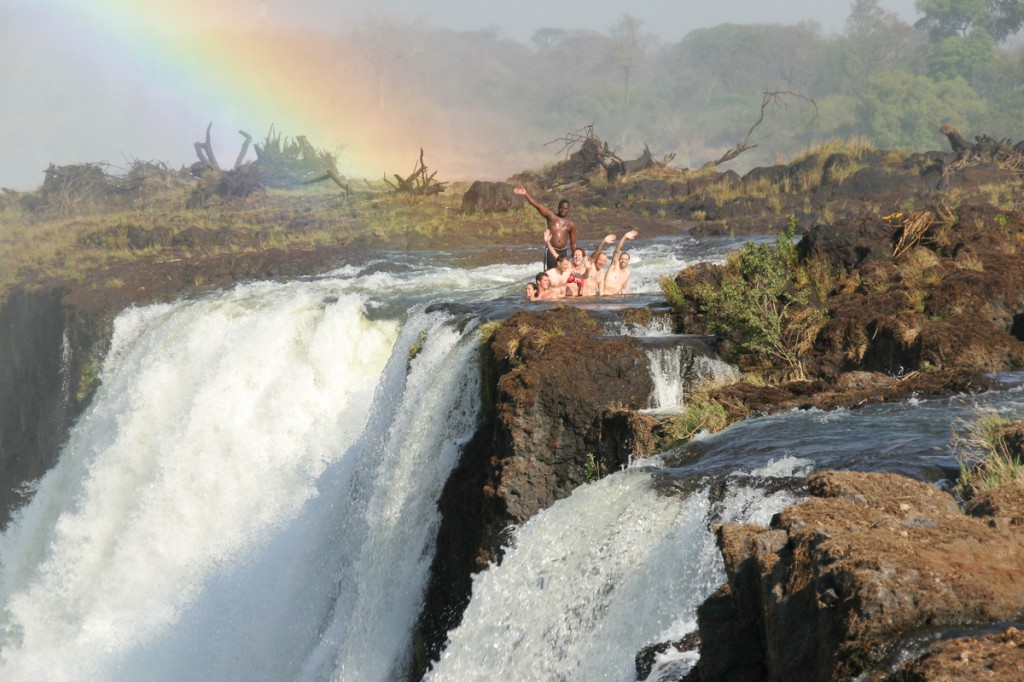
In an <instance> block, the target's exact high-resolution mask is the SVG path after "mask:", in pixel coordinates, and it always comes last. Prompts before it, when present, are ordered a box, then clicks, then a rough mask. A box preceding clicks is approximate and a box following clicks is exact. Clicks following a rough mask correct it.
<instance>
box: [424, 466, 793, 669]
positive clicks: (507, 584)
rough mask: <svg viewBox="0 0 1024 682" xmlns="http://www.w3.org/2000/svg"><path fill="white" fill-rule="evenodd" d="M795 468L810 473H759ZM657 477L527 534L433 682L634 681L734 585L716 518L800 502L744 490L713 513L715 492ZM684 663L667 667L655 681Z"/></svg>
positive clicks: (473, 606)
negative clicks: (657, 650)
mask: <svg viewBox="0 0 1024 682" xmlns="http://www.w3.org/2000/svg"><path fill="white" fill-rule="evenodd" d="M794 466H797V467H805V466H806V463H805V462H799V463H795V464H792V463H791V464H789V465H783V466H778V465H775V466H773V468H772V469H771V470H768V469H766V470H763V471H759V472H754V474H755V475H756V476H780V475H789V474H792V473H793V468H794ZM657 472H658V470H651V469H646V468H637V467H634V468H632V469H627V470H625V471H622V472H618V473H615V474H612V475H610V476H608V477H606V478H604V479H602V480H601V481H599V482H597V483H594V484H591V485H586V486H583V487H581V488H578V489H577V490H576V491H574V492H573V494H572V495H571V496H570V497H568V498H566V499H564V500H560V501H559V502H557V503H556V504H555V505H554V506H552V507H550V508H549V509H547V510H545V511H543V512H541V513H540V514H538V515H537V516H535V517H534V518H533V519H531V520H530V521H529V522H527V523H526V524H525V525H524V526H523V527H522V528H520V529H519V530H518V531H517V533H516V536H515V539H514V542H513V546H512V547H511V548H509V550H508V552H507V553H506V556H505V558H504V560H503V562H502V563H501V565H500V566H491V567H490V568H489V569H488V570H487V571H484V572H483V573H481V574H479V575H477V576H476V578H475V579H474V582H473V598H472V600H471V602H470V604H469V607H468V608H467V610H466V613H465V615H464V617H463V620H462V624H461V625H460V626H459V627H458V628H456V629H455V630H453V631H452V632H451V633H449V643H448V646H447V648H446V649H445V651H444V653H443V654H442V657H441V660H440V661H439V662H438V663H437V665H436V666H435V667H434V669H432V670H431V671H430V672H428V674H427V676H426V679H427V680H430V681H431V682H445V681H449V680H451V681H452V682H472V681H481V682H482V681H483V680H495V679H500V680H512V681H520V680H521V681H524V682H525V681H527V680H619V681H622V682H626V681H627V680H633V679H635V678H636V672H635V670H634V663H633V660H634V656H635V654H636V653H637V652H638V651H639V650H640V649H641V648H643V647H644V646H647V645H649V644H653V643H658V642H664V641H672V640H675V639H679V638H681V637H682V636H683V635H684V634H686V633H687V632H690V631H692V630H693V629H695V627H696V622H695V614H696V608H697V606H698V605H699V604H700V603H701V602H702V601H703V600H704V598H706V597H707V596H708V595H709V594H710V593H711V592H712V591H713V590H714V589H715V588H716V587H717V586H718V585H719V584H720V583H721V582H722V581H723V580H724V578H725V574H724V570H723V568H722V562H721V558H720V557H719V554H718V550H717V548H716V546H715V540H714V537H713V535H712V534H711V532H710V530H709V528H708V518H709V514H711V513H712V512H714V515H715V518H716V519H721V520H737V521H743V522H751V523H767V522H768V521H769V520H770V518H771V516H772V514H773V513H775V512H777V511H779V510H780V509H782V508H784V507H785V506H786V505H788V504H790V503H792V502H793V501H794V500H795V499H796V498H795V497H794V495H793V494H791V493H788V492H778V493H774V494H771V495H765V494H764V493H762V492H761V491H760V490H758V489H756V488H751V487H749V486H745V487H744V486H737V487H735V488H730V489H729V492H728V495H727V497H726V499H725V501H724V503H722V504H721V505H711V503H710V502H709V499H708V489H707V488H703V489H698V490H696V491H695V492H693V493H692V494H690V495H686V494H684V493H683V492H681V491H675V492H673V493H665V492H663V491H661V490H659V487H658V486H656V485H654V475H656V474H657ZM662 490H663V489H662ZM678 664H679V663H678V661H673V659H671V657H665V658H664V659H662V660H659V661H658V663H657V667H656V671H660V670H664V669H665V668H666V667H667V666H670V665H678ZM690 664H692V661H690ZM659 674H660V673H659ZM651 679H657V677H656V676H655V673H653V672H652V676H651Z"/></svg>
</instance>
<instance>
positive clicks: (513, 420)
mask: <svg viewBox="0 0 1024 682" xmlns="http://www.w3.org/2000/svg"><path fill="white" fill-rule="evenodd" d="M598 332H599V329H598V325H597V323H596V321H595V320H594V319H592V318H591V316H590V315H589V314H588V313H587V312H585V311H583V310H580V309H578V308H572V307H563V308H555V309H552V310H548V311H521V312H519V313H516V314H515V315H513V316H512V317H510V318H509V319H508V320H506V321H505V322H504V323H502V324H501V325H500V326H499V327H498V328H497V330H496V331H495V332H494V334H493V336H492V337H491V339H490V341H489V342H488V344H487V346H486V348H485V349H484V350H483V351H482V352H483V354H484V358H483V365H484V368H485V370H484V371H485V375H486V376H485V381H484V384H485V387H487V388H486V389H485V390H490V391H491V392H492V393H491V395H490V397H489V398H488V400H487V404H486V405H485V408H486V412H487V420H486V423H485V424H484V426H483V427H482V428H481V430H480V432H479V433H478V434H477V437H476V439H475V440H474V441H473V442H472V443H471V444H470V445H469V447H467V449H466V451H465V453H464V454H463V457H462V461H461V463H460V465H459V467H458V468H457V469H456V471H455V472H454V473H453V474H452V476H451V478H450V479H449V481H448V484H447V485H446V487H445V490H444V492H443V494H442V497H441V501H440V507H441V513H442V517H443V520H442V525H441V529H440V532H439V535H438V542H437V555H436V558H435V561H434V565H433V568H432V571H431V583H430V588H429V591H428V595H427V605H426V608H425V610H424V614H423V618H422V619H421V623H420V632H421V637H422V638H423V642H424V643H425V645H426V652H427V654H428V655H429V656H435V655H436V654H437V653H439V651H440V647H441V646H442V645H443V644H444V638H445V634H446V633H447V631H448V629H449V628H451V627H453V626H454V625H457V624H458V622H459V620H460V619H461V614H462V611H463V609H464V608H465V605H466V604H467V603H468V600H469V594H470V586H471V576H472V574H473V573H475V572H476V571H479V570H480V569H482V568H484V567H485V566H486V565H487V563H488V562H490V561H495V560H500V554H501V552H500V550H501V545H502V543H503V542H504V540H505V539H506V538H505V537H504V531H505V529H506V528H508V527H509V526H513V525H518V524H520V523H522V522H524V521H526V520H527V519H529V518H530V517H531V516H533V515H534V514H536V513H537V512H538V511H540V510H541V509H544V508H546V507H549V506H551V505H552V504H553V503H554V502H555V501H556V500H558V499H560V498H563V497H566V496H568V495H569V494H570V493H571V492H572V490H573V489H574V488H576V487H577V486H579V485H581V484H583V483H586V482H587V481H588V480H593V479H596V478H598V477H600V476H604V475H606V474H607V473H610V472H612V471H616V470H618V469H620V468H622V467H623V466H625V465H626V464H627V463H628V458H629V455H630V454H631V453H637V454H641V455H642V454H644V453H649V452H651V450H652V448H653V446H654V436H653V430H654V428H655V426H656V422H655V420H654V419H653V418H651V417H648V416H646V415H644V414H641V413H638V412H637V411H636V410H638V409H640V408H643V407H645V405H646V403H647V401H648V399H649V398H650V396H651V393H652V392H653V389H654V386H653V382H652V380H651V377H650V368H649V366H648V361H647V356H646V355H645V354H644V353H643V351H642V350H641V348H640V347H639V345H638V343H637V342H636V340H635V339H631V338H604V337H599V336H597V334H598Z"/></svg>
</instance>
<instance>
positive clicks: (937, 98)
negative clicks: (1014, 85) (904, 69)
mask: <svg viewBox="0 0 1024 682" xmlns="http://www.w3.org/2000/svg"><path fill="white" fill-rule="evenodd" d="M855 109H856V113H857V125H858V127H859V129H860V130H861V131H863V132H864V133H865V134H867V135H868V136H869V137H870V138H871V140H872V141H873V142H874V143H875V145H876V146H878V147H880V148H883V149H890V148H902V149H910V150H912V151H927V150H934V149H942V145H943V144H944V140H943V137H942V134H941V133H940V132H939V126H940V125H942V124H943V123H949V124H951V125H953V126H954V127H956V128H959V129H960V130H971V129H973V128H974V125H973V123H974V121H976V120H979V118H980V117H981V115H982V114H983V113H984V110H985V104H984V102H982V101H981V98H979V97H978V95H977V93H976V92H974V90H972V89H971V86H970V85H968V84H967V81H965V80H964V79H963V78H953V79H950V80H944V81H934V80H932V79H931V78H928V77H927V76H915V75H910V74H906V73H895V72H886V73H881V74H878V75H877V76H873V77H872V78H870V79H869V80H868V83H867V85H866V86H865V88H864V90H863V91H862V92H861V93H860V94H859V96H858V98H857V103H856V105H855Z"/></svg>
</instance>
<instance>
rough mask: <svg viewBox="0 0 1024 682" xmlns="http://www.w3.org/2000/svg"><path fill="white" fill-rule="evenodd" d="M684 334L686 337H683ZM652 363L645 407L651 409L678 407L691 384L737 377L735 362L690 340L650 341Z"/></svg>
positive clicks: (728, 379)
mask: <svg viewBox="0 0 1024 682" xmlns="http://www.w3.org/2000/svg"><path fill="white" fill-rule="evenodd" d="M683 338H685V337H683ZM645 352H646V354H647V359H648V360H649V361H650V365H651V379H653V380H654V393H653V394H652V395H651V399H650V403H649V404H648V408H649V409H650V410H651V411H652V412H659V413H672V412H679V411H681V410H682V409H683V408H684V407H685V405H686V398H687V395H689V392H690V391H691V390H692V389H693V387H694V386H698V385H701V384H707V383H712V384H723V383H729V382H732V381H736V380H738V379H739V370H737V369H736V367H735V366H733V365H730V364H729V363H727V362H725V361H723V360H721V359H719V358H717V357H713V356H709V355H708V353H707V351H706V350H705V349H703V348H701V347H699V346H695V345H692V344H675V345H666V344H659V345H650V346H648V347H647V348H645Z"/></svg>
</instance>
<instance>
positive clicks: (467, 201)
mask: <svg viewBox="0 0 1024 682" xmlns="http://www.w3.org/2000/svg"><path fill="white" fill-rule="evenodd" d="M522 205H523V198H522V197H520V196H518V195H517V194H515V193H514V192H513V191H512V185H510V184H508V183H507V182H485V181H483V180H477V181H476V182H474V183H473V184H472V185H470V186H469V189H468V190H466V193H465V194H463V195H462V212H463V213H501V212H504V211H510V210H512V209H513V208H516V207H517V206H522Z"/></svg>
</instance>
